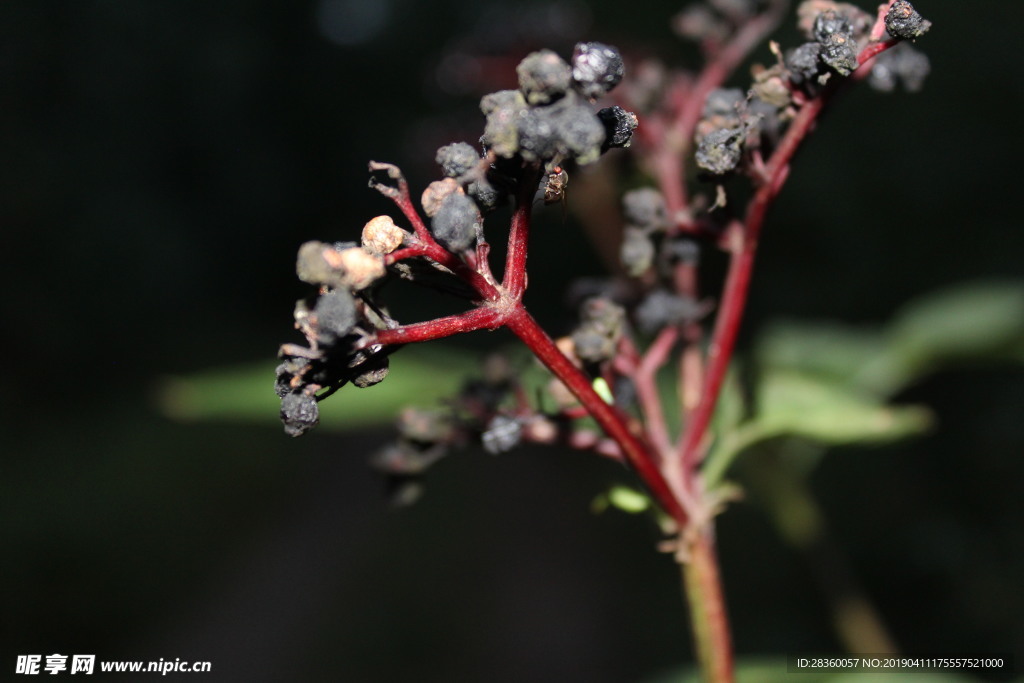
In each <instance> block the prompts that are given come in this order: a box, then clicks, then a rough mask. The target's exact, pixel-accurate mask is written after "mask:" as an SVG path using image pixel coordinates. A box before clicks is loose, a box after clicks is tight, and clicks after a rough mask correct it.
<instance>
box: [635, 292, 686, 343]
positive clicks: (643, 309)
mask: <svg viewBox="0 0 1024 683" xmlns="http://www.w3.org/2000/svg"><path fill="white" fill-rule="evenodd" d="M700 313H701V307H700V305H699V304H698V303H697V302H696V301H694V300H692V299H684V298H683V297H679V296H676V295H675V294H672V293H671V292H669V291H667V290H664V289H656V290H654V291H653V292H651V293H650V294H648V295H647V296H646V297H645V298H644V300H643V301H641V302H640V305H639V306H637V308H636V311H635V313H634V314H635V316H636V324H637V327H638V328H640V330H641V331H643V332H646V333H652V332H657V331H658V330H660V329H661V328H663V327H665V326H667V325H678V324H679V323H681V322H685V321H687V320H694V319H696V318H697V317H699V315H700Z"/></svg>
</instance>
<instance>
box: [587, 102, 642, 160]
mask: <svg viewBox="0 0 1024 683" xmlns="http://www.w3.org/2000/svg"><path fill="white" fill-rule="evenodd" d="M597 118H599V119H600V120H601V123H602V124H604V131H605V138H604V145H602V150H604V151H607V150H608V149H610V148H612V147H629V143H630V141H631V140H632V139H633V131H635V130H636V127H637V124H638V121H637V118H636V114H634V113H633V112H631V111H626V110H625V109H623V108H622V107H620V106H619V105H615V106H614V107H605V108H604V109H602V110H600V111H599V112H597Z"/></svg>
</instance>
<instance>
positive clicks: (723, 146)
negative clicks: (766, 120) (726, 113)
mask: <svg viewBox="0 0 1024 683" xmlns="http://www.w3.org/2000/svg"><path fill="white" fill-rule="evenodd" d="M745 135H746V131H745V130H744V129H743V128H719V129H718V130H713V131H711V132H710V133H708V134H707V135H705V136H704V137H703V138H702V139H701V141H700V144H698V145H697V154H696V158H697V165H698V166H700V167H701V168H702V169H703V170H705V171H707V172H708V173H712V174H714V175H724V174H726V173H728V172H730V171H732V170H733V169H735V168H736V166H737V165H739V163H740V159H742V158H743V138H744V136H745Z"/></svg>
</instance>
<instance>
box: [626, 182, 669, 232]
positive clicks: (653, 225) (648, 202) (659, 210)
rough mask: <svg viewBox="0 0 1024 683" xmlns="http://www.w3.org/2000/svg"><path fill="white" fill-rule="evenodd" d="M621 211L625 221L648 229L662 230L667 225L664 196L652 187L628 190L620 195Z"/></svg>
mask: <svg viewBox="0 0 1024 683" xmlns="http://www.w3.org/2000/svg"><path fill="white" fill-rule="evenodd" d="M622 213H623V214H624V215H625V217H626V222H627V223H629V224H631V225H636V226H638V227H641V228H646V229H648V230H662V229H664V228H665V227H666V226H667V225H668V212H667V209H666V208H665V198H664V197H662V196H661V193H660V192H658V191H657V190H655V189H654V188H653V187H642V188H639V189H637V190H630V191H629V192H627V193H625V194H624V195H622Z"/></svg>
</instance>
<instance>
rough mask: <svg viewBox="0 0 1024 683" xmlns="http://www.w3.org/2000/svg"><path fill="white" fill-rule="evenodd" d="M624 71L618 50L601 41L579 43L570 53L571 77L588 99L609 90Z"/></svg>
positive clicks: (619, 79) (616, 83)
mask: <svg viewBox="0 0 1024 683" xmlns="http://www.w3.org/2000/svg"><path fill="white" fill-rule="evenodd" d="M625 73H626V68H625V65H624V64H623V62H622V56H621V55H620V54H619V51H618V50H616V49H615V48H614V47H612V46H611V45H605V44H603V43H579V44H577V45H576V49H575V50H573V53H572V78H573V80H574V81H575V82H576V89H577V90H578V91H579V93H580V94H581V95H583V96H584V97H586V98H589V99H596V98H598V97H600V96H601V95H604V94H605V93H606V92H608V91H610V90H611V89H612V88H614V87H615V86H616V85H618V84H619V81H621V80H622V77H623V75H624V74H625Z"/></svg>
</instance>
